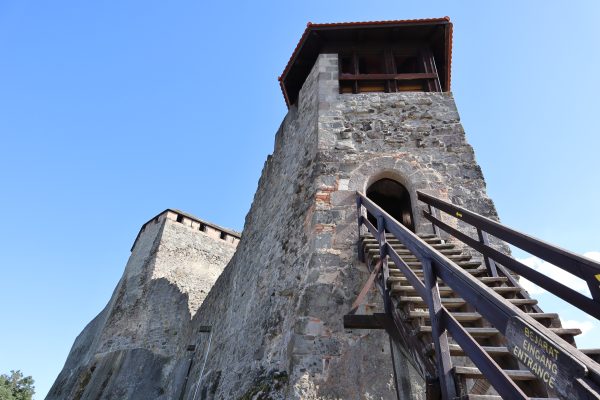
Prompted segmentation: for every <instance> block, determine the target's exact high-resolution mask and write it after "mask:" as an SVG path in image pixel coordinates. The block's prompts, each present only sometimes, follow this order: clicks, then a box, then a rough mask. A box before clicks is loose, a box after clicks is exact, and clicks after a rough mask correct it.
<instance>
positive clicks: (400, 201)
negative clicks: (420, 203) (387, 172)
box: [366, 178, 415, 232]
mask: <svg viewBox="0 0 600 400" xmlns="http://www.w3.org/2000/svg"><path fill="white" fill-rule="evenodd" d="M366 195H367V197H368V198H369V199H371V200H373V201H374V202H375V203H376V204H377V205H379V206H380V207H381V208H383V210H384V211H385V212H387V213H388V214H390V215H391V216H392V217H393V218H394V219H395V220H396V221H398V222H400V223H401V224H402V225H404V226H406V227H407V228H408V229H410V230H411V231H413V232H414V231H415V223H414V217H413V213H412V204H411V201H410V193H409V191H408V190H407V189H406V187H404V185H402V184H401V183H400V182H397V181H396V180H393V179H390V178H383V179H379V180H377V181H376V182H374V183H372V184H371V185H370V186H369V187H368V188H367V193H366ZM368 218H369V221H371V223H372V224H373V225H375V226H377V221H376V219H375V218H374V217H373V216H372V215H370V214H369V215H368Z"/></svg>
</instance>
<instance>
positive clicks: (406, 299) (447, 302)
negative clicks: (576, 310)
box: [399, 296, 537, 308]
mask: <svg viewBox="0 0 600 400" xmlns="http://www.w3.org/2000/svg"><path fill="white" fill-rule="evenodd" d="M505 300H506V301H508V302H510V303H512V304H514V305H516V306H531V305H536V304H537V300H535V299H505ZM399 301H400V302H401V303H413V304H415V305H416V306H420V307H423V306H426V304H425V300H423V299H422V298H421V297H418V296H400V298H399ZM441 301H442V305H443V306H445V307H446V308H450V307H452V308H454V307H461V306H463V305H465V304H466V303H467V302H466V301H465V300H464V299H462V298H460V297H442V298H441Z"/></svg>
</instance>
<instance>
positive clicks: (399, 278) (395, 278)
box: [388, 270, 508, 284]
mask: <svg viewBox="0 0 600 400" xmlns="http://www.w3.org/2000/svg"><path fill="white" fill-rule="evenodd" d="M394 271H395V272H396V273H395V274H393V275H391V276H390V277H389V278H388V281H389V282H392V283H398V282H406V283H407V284H408V279H406V277H405V276H404V275H403V274H402V273H400V271H398V270H394ZM390 274H392V270H390ZM477 279H478V280H479V281H480V282H482V283H484V284H492V283H505V282H508V278H507V277H505V276H496V277H492V276H480V277H478V278H477ZM438 282H439V283H440V284H444V282H442V281H441V280H440V279H438Z"/></svg>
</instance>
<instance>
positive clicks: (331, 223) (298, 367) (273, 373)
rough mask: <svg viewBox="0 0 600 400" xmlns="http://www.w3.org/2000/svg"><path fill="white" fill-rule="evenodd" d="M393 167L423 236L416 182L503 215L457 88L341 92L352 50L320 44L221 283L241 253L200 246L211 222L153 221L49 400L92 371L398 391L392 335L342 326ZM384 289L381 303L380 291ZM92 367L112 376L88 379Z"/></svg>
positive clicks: (250, 392) (214, 395) (208, 382)
mask: <svg viewBox="0 0 600 400" xmlns="http://www.w3.org/2000/svg"><path fill="white" fill-rule="evenodd" d="M384 177H387V178H393V179H396V180H398V181H399V182H401V183H402V184H403V185H404V186H405V187H406V188H407V189H408V190H409V192H410V194H411V198H412V205H413V215H414V216H415V218H416V226H417V231H418V232H420V233H424V232H427V233H429V232H431V227H430V226H429V225H428V224H427V223H426V222H425V221H424V220H423V219H422V218H421V217H420V213H419V210H420V208H419V207H420V206H419V205H418V202H417V200H416V190H426V191H428V192H429V193H431V194H433V195H435V196H438V197H442V198H446V199H449V200H450V201H452V202H453V203H455V204H460V205H464V206H465V207H467V208H469V209H471V210H473V211H475V212H478V213H481V214H483V215H488V216H491V217H495V210H494V207H493V204H492V203H491V201H490V200H489V198H488V197H487V195H486V193H485V183H484V181H483V177H482V174H481V170H480V169H479V167H478V166H477V164H476V162H475V159H474V155H473V150H472V148H471V147H470V146H469V145H468V143H467V142H466V139H465V135H464V131H463V129H462V126H461V124H460V120H459V116H458V112H457V110H456V106H455V104H454V100H453V98H452V95H451V94H450V93H415V92H411V93H368V94H339V87H338V61H337V55H331V54H322V55H320V56H319V58H318V60H317V62H316V64H315V66H314V67H313V69H312V72H311V73H310V75H309V76H308V78H307V80H306V82H305V83H304V85H303V88H302V90H301V92H300V97H299V102H298V105H297V106H292V107H291V108H290V110H289V112H288V114H287V116H286V117H285V119H284V121H283V123H282V124H281V127H280V128H279V130H278V132H277V135H276V138H275V148H274V151H273V154H272V155H271V156H269V157H268V159H267V161H266V163H265V166H264V169H263V173H262V176H261V178H260V181H259V184H258V189H257V192H256V194H255V197H254V200H253V203H252V207H251V209H250V212H249V213H248V215H247V217H246V221H245V226H244V236H243V239H242V240H241V241H240V243H239V245H238V247H237V250H236V252H235V255H234V256H233V258H231V261H230V262H229V264H228V265H227V267H226V268H225V269H224V270H223V273H222V274H220V276H219V277H218V279H217V280H216V282H215V283H214V286H213V282H214V279H215V278H216V276H217V275H219V272H220V271H221V270H222V267H223V265H224V263H225V262H226V259H227V258H228V257H230V256H231V254H232V252H233V247H231V248H227V249H226V248H225V247H223V246H225V245H226V244H227V243H226V240H221V241H220V242H219V244H218V245H215V246H216V247H215V248H212V249H206V248H204V247H203V246H204V244H198V243H196V242H195V241H194V240H195V239H194V238H196V237H197V235H200V234H202V235H203V237H202V241H201V242H202V243H205V242H206V243H209V242H207V241H206V240H205V239H206V238H207V237H208V235H206V234H204V233H201V232H200V229H201V226H202V225H201V224H200V223H199V224H197V225H194V221H193V220H192V219H190V220H189V221H188V220H186V219H185V217H181V218H179V219H180V221H178V218H177V217H175V220H174V221H173V220H170V219H169V218H166V217H165V219H164V220H163V221H162V222H160V223H159V224H158V225H157V226H154V225H152V224H150V226H147V227H145V229H144V232H143V233H142V234H141V236H140V238H138V241H140V243H139V244H138V243H137V242H136V245H135V246H134V252H133V253H132V258H131V260H130V263H128V266H127V268H126V273H125V275H124V277H123V279H122V281H121V282H120V283H119V286H118V287H117V289H116V291H115V294H114V295H113V299H111V303H109V305H108V306H107V309H106V310H105V311H103V312H102V313H101V314H100V315H99V317H97V318H96V319H95V320H94V321H93V322H92V323H91V324H90V325H89V326H88V327H87V328H86V330H84V332H83V333H82V334H81V335H80V337H79V338H78V339H77V341H76V343H75V345H74V348H73V351H72V354H71V355H70V356H69V359H68V360H67V365H66V366H65V370H63V372H62V373H61V375H60V376H59V379H58V380H57V384H55V388H53V391H54V392H53V393H55V395H53V396H49V398H60V395H59V394H60V392H59V390H60V383H68V385H67V386H68V387H77V385H79V386H81V382H84V381H85V379H88V381H89V383H86V385H88V386H89V387H90V388H94V389H93V390H92V389H89V390H88V389H86V391H85V392H84V393H85V396H83V397H81V398H92V397H93V396H97V397H99V398H110V396H109V395H110V394H113V395H114V394H115V393H117V392H116V390H117V389H118V388H119V387H123V388H125V389H126V391H125V392H123V393H121V394H120V395H121V397H119V398H139V397H132V396H133V395H132V394H131V393H133V392H132V391H133V390H134V389H132V384H131V383H129V384H128V383H127V382H138V383H136V384H137V385H138V386H139V385H141V386H143V387H144V388H146V389H144V390H147V391H146V392H143V393H148V394H149V395H150V394H152V396H150V397H148V398H165V399H167V398H168V399H171V398H180V396H182V395H183V396H184V398H188V399H194V400H196V399H252V398H260V396H263V397H262V398H272V399H294V398H297V399H300V398H302V399H350V398H352V399H354V398H360V399H372V398H373V399H374V398H377V399H395V398H396V394H395V389H394V382H393V377H392V365H391V355H390V345H389V343H388V338H387V335H386V334H385V333H384V332H382V331H376V330H374V331H368V330H353V331H349V330H344V329H343V325H342V316H343V315H344V314H345V313H347V311H348V310H349V308H350V305H351V304H352V302H353V300H354V299H355V298H356V296H357V294H358V292H359V290H360V288H361V287H362V285H363V284H364V283H365V281H366V279H367V276H368V273H367V270H366V267H365V265H364V264H362V263H361V262H359V261H358V260H357V244H358V232H357V227H356V208H355V207H356V206H355V193H356V191H357V190H359V191H362V192H365V190H366V188H367V187H368V186H369V185H370V184H371V183H373V182H375V181H376V180H378V179H380V178H384ZM219 238H221V234H219ZM226 238H227V235H225V239H226ZM211 240H212V239H211ZM232 241H234V242H235V239H232ZM216 242H218V240H215V243H216ZM210 243H212V242H210ZM211 246H212V244H211ZM197 260H202V261H201V262H200V261H197ZM199 270H202V271H203V272H200V273H199V272H198V271H199ZM207 292H208V294H207ZM370 296H371V297H370V298H369V299H368V301H367V303H368V304H367V307H366V309H367V310H371V311H372V310H374V309H376V308H377V307H378V303H377V301H378V298H379V295H378V293H376V292H375V291H373V292H372V293H371V295H370ZM99 349H101V350H102V351H103V353H101V354H100V353H98V351H99ZM99 354H100V355H99ZM81 360H87V361H85V362H82V361H81ZM400 361H403V362H404V363H403V367H402V368H403V369H402V370H403V371H408V372H407V373H406V374H405V375H404V376H403V377H402V378H403V381H404V382H405V383H406V385H405V386H404V387H402V390H403V391H404V392H405V393H406V394H407V395H409V396H412V397H413V398H420V397H421V396H422V395H423V394H424V390H423V388H422V385H423V377H422V376H419V366H418V365H409V364H408V363H407V362H406V361H407V360H406V359H402V357H400ZM90 365H94V366H95V368H100V370H101V371H103V372H102V373H101V374H93V373H92V374H91V375H90V376H89V377H87V375H85V371H89V370H90ZM115 365H116V366H117V367H115ZM134 365H137V369H135V368H133V369H131V370H127V371H129V372H125V370H124V368H125V367H124V366H134ZM71 367H72V368H71ZM115 368H117V369H115ZM69 369H73V370H75V371H76V372H74V373H72V374H71V375H69V374H70V373H69V372H68V371H69ZM132 371H140V372H132ZM86 377H87V378H86ZM409 378H410V379H409ZM408 381H411V382H410V384H408ZM103 382H108V383H106V384H105V383H103ZM57 385H58V386H57ZM69 385H70V386H69ZM86 385H84V387H88V386H86ZM119 385H120V386H119ZM128 385H129V386H128ZM144 385H146V386H144ZM125 389H124V390H125ZM73 390H75V389H73ZM111 390H112V392H111ZM51 393H52V392H51ZM88 393H89V396H88ZM92 395H93V396H92ZM86 396H87V397H86Z"/></svg>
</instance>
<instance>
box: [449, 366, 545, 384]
mask: <svg viewBox="0 0 600 400" xmlns="http://www.w3.org/2000/svg"><path fill="white" fill-rule="evenodd" d="M504 372H505V373H506V375H508V376H509V378H511V379H512V380H514V381H533V380H536V379H537V377H536V376H535V375H534V374H533V373H531V372H529V371H525V370H521V369H505V370H504ZM454 373H455V374H456V375H461V376H462V377H463V378H471V379H484V378H485V376H484V375H483V374H482V373H481V371H479V369H477V368H475V367H462V366H458V365H457V366H455V367H454Z"/></svg>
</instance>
